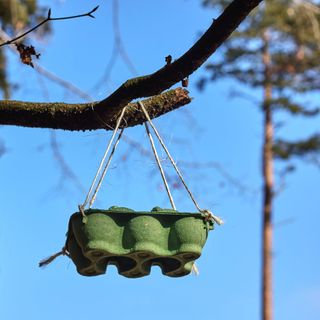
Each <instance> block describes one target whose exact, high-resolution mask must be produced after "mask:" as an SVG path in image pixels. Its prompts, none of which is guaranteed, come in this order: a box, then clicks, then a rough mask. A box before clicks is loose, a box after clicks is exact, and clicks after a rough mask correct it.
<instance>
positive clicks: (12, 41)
mask: <svg viewBox="0 0 320 320" xmlns="http://www.w3.org/2000/svg"><path fill="white" fill-rule="evenodd" d="M98 8H99V6H96V7H95V8H93V9H92V10H91V11H89V12H87V13H83V14H79V15H75V16H68V17H60V18H51V9H49V11H48V16H47V18H46V19H44V20H43V21H41V22H40V23H38V24H37V25H36V26H34V27H33V28H31V29H29V30H28V31H26V32H24V33H23V34H21V35H19V36H17V37H15V38H13V39H11V40H8V41H6V42H3V43H1V44H0V47H2V46H5V45H8V44H11V43H14V42H16V41H17V40H19V39H21V38H23V37H25V36H26V35H27V34H29V33H31V32H33V31H34V30H36V29H38V28H39V27H41V26H42V25H43V24H45V23H47V22H49V21H55V20H69V19H76V18H82V17H87V16H88V17H91V18H94V16H93V15H92V13H93V12H95V11H96V10H97V9H98Z"/></svg>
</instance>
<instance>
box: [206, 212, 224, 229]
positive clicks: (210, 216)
mask: <svg viewBox="0 0 320 320" xmlns="http://www.w3.org/2000/svg"><path fill="white" fill-rule="evenodd" d="M200 212H201V213H202V214H203V217H204V220H205V221H213V222H215V223H217V224H218V225H219V226H221V225H222V224H224V221H223V220H222V219H221V218H220V217H218V216H216V215H214V214H213V213H212V212H211V211H210V210H207V209H203V210H200Z"/></svg>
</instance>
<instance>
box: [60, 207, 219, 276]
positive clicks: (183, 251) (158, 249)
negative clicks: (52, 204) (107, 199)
mask: <svg viewBox="0 0 320 320" xmlns="http://www.w3.org/2000/svg"><path fill="white" fill-rule="evenodd" d="M85 214H86V216H87V217H86V218H85V219H84V220H83V217H82V215H81V214H80V213H79V212H77V213H75V214H73V215H72V216H71V218H70V221H69V230H68V235H67V243H66V247H67V250H68V251H69V253H70V257H71V259H72V260H73V262H74V264H75V265H76V267H77V271H78V272H79V273H80V274H81V275H84V276H96V275H100V274H104V273H105V272H106V268H107V266H108V265H109V264H113V265H116V266H117V268H118V272H119V274H121V275H123V276H126V277H129V278H138V277H143V276H146V275H149V274H150V269H151V266H152V265H158V266H160V268H161V270H162V273H163V274H165V275H167V276H170V277H180V276H184V275H187V274H189V273H190V271H191V268H192V265H193V263H194V260H196V259H197V258H199V257H200V255H201V250H202V248H203V246H204V244H205V242H206V239H207V236H208V231H209V230H211V229H213V222H212V221H210V220H209V221H208V220H207V219H205V217H204V216H203V215H202V214H200V213H180V212H177V211H174V210H166V209H160V208H158V207H156V208H154V209H153V210H152V211H151V212H136V211H133V210H130V209H127V208H119V207H111V208H110V209H109V210H97V209H90V210H86V211H85Z"/></svg>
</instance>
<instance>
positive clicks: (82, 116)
mask: <svg viewBox="0 0 320 320" xmlns="http://www.w3.org/2000/svg"><path fill="white" fill-rule="evenodd" d="M189 102H191V98H190V97H189V95H188V91H187V90H185V89H182V88H177V89H174V90H169V91H167V92H164V93H162V94H160V95H156V96H153V97H151V98H148V99H146V100H144V101H143V104H144V105H145V107H146V108H147V110H148V113H149V114H150V116H151V117H152V118H156V117H159V116H160V115H162V114H164V113H166V112H169V111H171V110H173V109H177V108H179V107H181V106H183V105H185V104H188V103H189ZM109 110H110V108H106V107H105V105H104V101H101V102H92V103H82V104H66V103H60V102H53V103H47V102H22V101H10V100H3V101H0V123H1V124H5V125H17V126H23V127H37V128H52V129H64V130H96V129H106V130H110V129H113V128H114V126H115V120H116V118H117V117H116V115H117V114H116V115H115V116H114V115H113V114H110V113H109V112H108V111H109ZM120 110H121V109H120ZM145 121H146V119H145V116H144V114H143V113H142V112H141V110H140V108H139V106H138V104H137V103H130V104H129V105H128V108H127V111H126V114H125V116H124V121H123V123H124V124H125V126H126V127H131V126H135V125H137V124H142V123H144V122H145Z"/></svg>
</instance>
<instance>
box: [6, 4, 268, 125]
mask: <svg viewBox="0 0 320 320" xmlns="http://www.w3.org/2000/svg"><path fill="white" fill-rule="evenodd" d="M262 1H263V0H234V1H233V2H232V3H231V4H230V5H229V6H228V7H227V8H226V9H225V10H224V12H223V13H222V14H221V15H220V16H219V17H218V19H216V20H214V21H213V23H212V25H211V26H210V27H209V29H208V30H207V31H206V32H205V33H204V34H203V36H202V37H201V38H200V39H199V40H198V41H197V42H196V43H195V44H194V46H193V47H191V48H190V49H189V50H188V51H187V52H186V53H185V54H184V55H182V56H181V57H180V58H179V59H177V60H175V61H174V62H173V63H171V64H167V65H165V66H164V67H162V68H161V69H159V70H158V71H156V72H155V73H153V74H150V75H146V76H142V77H137V78H133V79H130V80H128V81H126V82H125V83H124V84H122V85H121V86H120V87H119V88H118V89H117V90H116V91H114V92H113V93H112V94H111V95H110V96H109V97H107V98H106V99H104V100H102V101H101V102H99V103H96V104H91V105H87V106H86V107H84V106H83V105H66V104H62V103H56V104H51V105H49V104H45V105H44V107H45V108H44V111H42V112H40V111H39V104H36V103H31V104H30V103H29V104H28V103H25V102H20V107H19V103H18V102H15V107H16V108H18V109H19V112H21V113H22V114H23V115H24V116H23V117H21V116H19V113H18V112H16V116H17V117H18V119H19V121H14V119H12V118H11V122H10V123H9V122H8V121H7V122H6V123H5V121H4V120H3V117H2V115H1V113H0V124H11V125H23V126H29V127H30V126H32V127H33V126H37V127H45V128H47V127H49V128H55V129H57V128H61V129H66V130H87V129H99V128H102V127H105V126H102V124H101V121H99V120H97V116H96V115H95V113H97V114H98V115H99V119H100V120H102V122H105V123H106V124H108V123H109V122H110V121H111V122H112V119H114V117H115V116H116V115H117V114H118V113H119V112H120V111H121V109H122V108H124V107H125V106H126V105H127V104H128V103H130V102H131V101H132V100H133V99H137V98H142V97H150V96H154V95H158V94H160V93H161V92H163V91H164V90H166V89H169V88H170V87H171V86H173V85H174V84H175V83H178V82H179V81H181V80H182V79H184V78H186V77H188V76H189V75H191V74H192V73H193V72H194V71H196V70H197V69H198V68H199V67H200V66H201V65H202V64H203V63H204V62H205V61H206V60H207V59H208V58H209V57H210V56H211V55H212V54H213V53H214V52H215V51H216V49H217V48H218V47H219V46H220V45H221V44H222V43H223V42H224V41H225V40H226V39H227V38H228V37H229V36H230V35H231V33H232V32H233V31H234V30H235V29H236V28H237V27H238V25H239V24H240V23H241V22H242V21H243V20H244V19H245V17H246V16H247V15H248V14H249V13H250V12H251V10H253V9H254V8H255V7H256V6H258V4H259V3H260V2H262ZM11 105H12V104H11ZM23 106H24V107H25V109H24V108H23ZM42 106H43V104H42ZM9 107H10V102H6V101H4V102H3V103H2V108H1V110H2V112H3V114H6V115H7V117H8V115H9V114H10V112H11V111H9V110H8V108H9ZM68 107H70V108H71V109H72V112H68ZM92 107H93V108H94V111H95V112H92V111H90V109H91V110H92ZM167 107H168V108H169V109H168V110H167V109H166V108H162V110H161V112H162V113H161V112H156V110H154V112H153V116H159V115H161V114H163V113H165V112H168V111H171V110H172V109H173V107H172V104H170V105H169V104H167ZM150 108H151V107H150ZM151 109H154V108H151ZM61 110H63V112H62V111H61ZM148 112H149V110H148ZM40 113H42V121H33V124H32V125H28V121H24V119H23V118H25V117H28V119H29V121H32V120H31V119H32V115H34V114H37V115H38V116H39V114H40ZM52 114H54V115H56V116H55V117H54V118H53V117H52ZM58 114H59V117H57V115H58ZM133 114H135V113H133ZM84 116H88V117H89V118H86V117H84ZM46 117H47V118H48V119H49V120H51V121H46V119H45V118H46ZM66 118H67V120H66ZM133 118H134V117H133ZM90 121H92V122H93V124H90ZM41 122H42V124H41ZM72 122H74V124H72ZM75 122H78V123H75ZM98 123H100V125H98ZM132 123H134V121H133V122H132ZM138 123H140V122H139V121H138Z"/></svg>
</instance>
